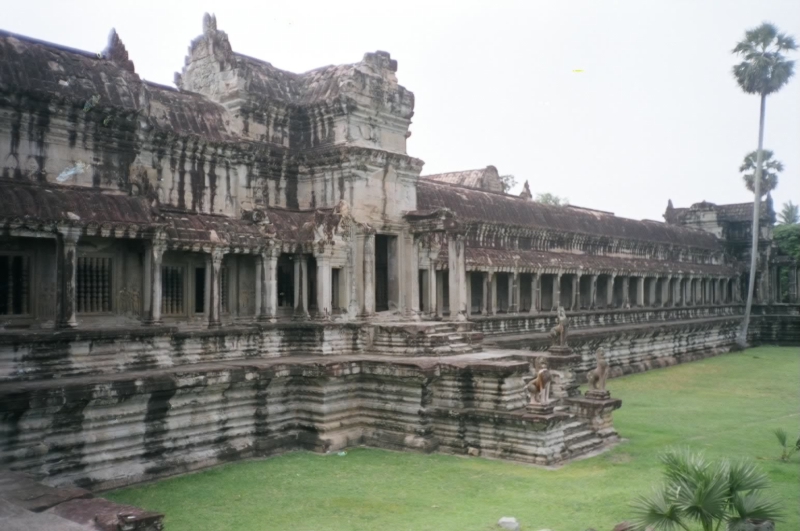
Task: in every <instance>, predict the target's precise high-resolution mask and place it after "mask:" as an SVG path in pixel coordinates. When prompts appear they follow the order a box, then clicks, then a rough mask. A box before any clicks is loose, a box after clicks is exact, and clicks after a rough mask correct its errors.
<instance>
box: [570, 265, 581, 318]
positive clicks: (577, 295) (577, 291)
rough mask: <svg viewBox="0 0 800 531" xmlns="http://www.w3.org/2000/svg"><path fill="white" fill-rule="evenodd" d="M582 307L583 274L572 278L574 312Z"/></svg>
mask: <svg viewBox="0 0 800 531" xmlns="http://www.w3.org/2000/svg"><path fill="white" fill-rule="evenodd" d="M580 307H581V274H580V273H576V274H574V275H573V276H572V308H571V309H572V311H576V310H578V309H580Z"/></svg>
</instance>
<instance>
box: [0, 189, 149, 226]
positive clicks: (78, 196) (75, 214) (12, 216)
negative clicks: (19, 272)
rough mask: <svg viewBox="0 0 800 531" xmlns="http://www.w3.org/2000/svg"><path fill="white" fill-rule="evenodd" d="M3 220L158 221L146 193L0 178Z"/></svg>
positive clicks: (43, 221) (129, 222) (143, 224)
mask: <svg viewBox="0 0 800 531" xmlns="http://www.w3.org/2000/svg"><path fill="white" fill-rule="evenodd" d="M0 220H2V222H3V223H4V224H8V223H14V222H20V221H21V222H25V223H32V222H36V223H45V224H48V223H59V222H65V223H69V224H73V225H74V224H79V225H83V224H89V223H100V224H102V223H118V224H134V225H140V226H147V225H151V224H152V223H154V219H153V216H152V215H151V212H150V207H149V205H148V204H147V201H146V200H145V199H144V198H143V197H131V196H128V195H123V194H119V193H106V192H101V191H99V190H94V189H91V188H82V187H78V186H58V185H49V186H48V185H41V184H31V183H27V182H16V181H10V180H0Z"/></svg>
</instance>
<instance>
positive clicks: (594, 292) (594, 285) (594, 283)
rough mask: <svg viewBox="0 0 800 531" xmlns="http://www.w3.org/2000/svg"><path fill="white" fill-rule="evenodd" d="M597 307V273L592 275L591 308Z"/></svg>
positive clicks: (590, 288) (590, 285)
mask: <svg viewBox="0 0 800 531" xmlns="http://www.w3.org/2000/svg"><path fill="white" fill-rule="evenodd" d="M596 307H597V275H592V279H591V282H590V283H589V309H590V310H594V309H595V308H596Z"/></svg>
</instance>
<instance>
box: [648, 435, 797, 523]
mask: <svg viewBox="0 0 800 531" xmlns="http://www.w3.org/2000/svg"><path fill="white" fill-rule="evenodd" d="M661 462H662V464H663V465H664V476H665V480H666V481H665V483H664V484H663V485H662V486H660V487H657V488H655V489H654V490H653V492H652V493H651V494H650V495H646V496H639V497H638V498H636V500H635V501H634V503H633V506H634V511H635V512H636V516H637V521H636V525H637V527H638V528H639V529H641V530H644V529H647V528H652V529H654V530H656V531H658V530H664V531H668V530H670V529H678V528H682V529H685V530H686V531H689V529H690V527H689V526H690V525H691V523H692V522H698V523H699V524H700V525H701V526H702V527H703V530H704V531H715V530H717V529H719V528H720V525H721V524H723V523H725V524H726V525H727V528H728V529H729V530H736V529H740V528H741V527H742V526H743V525H744V524H745V523H746V522H747V521H748V520H772V521H776V520H779V519H780V518H781V514H782V513H781V510H780V504H779V503H778V501H777V500H776V499H775V498H774V497H769V496H767V495H765V494H764V492H763V491H764V490H765V489H767V488H768V487H769V479H768V478H767V476H766V474H764V473H763V472H762V471H761V470H759V469H758V467H756V465H755V464H754V463H752V462H750V461H745V460H739V461H730V460H727V459H722V460H719V461H709V460H708V459H706V457H705V456H704V455H703V454H702V453H699V452H693V451H691V450H688V449H684V450H670V451H668V452H667V453H665V454H664V455H663V456H662V457H661Z"/></svg>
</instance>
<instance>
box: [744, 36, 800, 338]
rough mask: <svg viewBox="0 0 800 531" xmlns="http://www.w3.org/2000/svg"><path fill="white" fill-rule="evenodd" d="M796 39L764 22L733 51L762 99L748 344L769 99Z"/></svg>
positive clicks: (783, 79)
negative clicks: (785, 55) (765, 126)
mask: <svg viewBox="0 0 800 531" xmlns="http://www.w3.org/2000/svg"><path fill="white" fill-rule="evenodd" d="M796 49H797V45H796V44H795V42H794V38H792V37H791V36H788V35H786V34H784V33H779V32H778V28H776V27H775V26H774V25H772V24H769V23H766V22H765V23H763V24H761V25H760V26H758V27H757V28H753V29H750V30H747V31H746V32H745V34H744V40H743V41H741V42H739V43H738V44H737V45H736V47H735V48H734V49H733V53H734V54H736V55H738V56H740V57H741V58H742V59H743V60H742V62H741V63H739V64H737V65H734V67H733V77H734V78H736V82H737V83H738V84H739V86H740V87H741V89H742V90H743V91H745V92H746V93H747V94H758V95H760V96H761V114H760V117H759V121H758V150H757V151H756V153H757V155H756V176H755V178H754V185H753V189H754V194H755V200H754V201H753V245H752V250H751V256H750V282H749V284H748V286H747V305H746V306H745V310H744V320H743V322H742V328H741V330H740V332H739V338H738V340H737V341H738V343H739V345H740V346H742V347H745V346H746V345H747V328H748V326H749V324H750V310H751V308H752V306H753V288H754V287H755V284H756V261H757V258H758V216H759V212H758V211H759V207H760V206H761V191H760V188H761V171H762V156H763V153H764V151H763V150H764V113H765V111H766V107H767V96H768V95H770V94H773V93H775V92H778V91H779V90H780V89H781V88H783V86H784V85H786V83H788V81H789V78H791V77H792V74H794V61H789V60H787V59H786V57H784V55H783V52H786V51H789V50H796Z"/></svg>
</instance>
